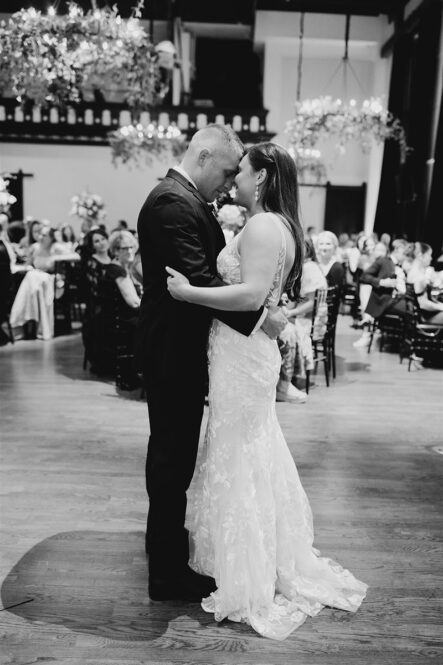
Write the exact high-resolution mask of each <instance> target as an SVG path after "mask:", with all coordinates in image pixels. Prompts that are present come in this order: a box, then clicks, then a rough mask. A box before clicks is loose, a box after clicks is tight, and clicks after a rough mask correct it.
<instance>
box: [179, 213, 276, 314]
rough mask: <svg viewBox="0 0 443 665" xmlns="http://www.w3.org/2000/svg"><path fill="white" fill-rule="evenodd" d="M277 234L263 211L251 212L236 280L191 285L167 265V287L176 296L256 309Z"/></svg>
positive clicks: (269, 277)
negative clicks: (206, 285) (224, 284)
mask: <svg viewBox="0 0 443 665" xmlns="http://www.w3.org/2000/svg"><path fill="white" fill-rule="evenodd" d="M280 246H281V234H280V232H279V230H278V228H277V226H276V224H275V222H274V221H273V220H271V219H270V218H269V216H268V215H267V214H266V213H261V214H258V215H255V216H254V217H253V218H251V219H250V220H249V222H248V223H247V224H246V226H245V228H244V230H243V233H242V236H241V247H239V249H241V262H240V265H241V279H242V282H241V283H240V284H232V285H229V286H220V287H217V288H212V287H209V288H208V287H199V286H192V285H191V284H189V282H188V280H187V279H186V278H185V277H183V275H181V274H180V273H178V272H177V271H175V270H173V269H171V268H167V271H168V272H169V274H170V275H171V277H169V278H168V289H169V291H170V293H171V295H172V296H173V297H174V298H176V299H177V300H185V301H186V302H190V303H194V304H197V305H204V306H206V307H211V308H213V309H218V310H225V311H250V310H258V309H260V307H261V306H262V305H263V303H264V301H265V299H266V296H267V295H268V293H269V290H270V288H271V286H272V283H273V280H274V276H275V271H276V269H277V264H278V255H279V252H280Z"/></svg>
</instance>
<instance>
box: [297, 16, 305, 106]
mask: <svg viewBox="0 0 443 665" xmlns="http://www.w3.org/2000/svg"><path fill="white" fill-rule="evenodd" d="M304 26H305V13H304V12H301V13H300V32H299V35H298V63H297V101H298V102H299V101H300V95H301V72H302V64H303V36H304Z"/></svg>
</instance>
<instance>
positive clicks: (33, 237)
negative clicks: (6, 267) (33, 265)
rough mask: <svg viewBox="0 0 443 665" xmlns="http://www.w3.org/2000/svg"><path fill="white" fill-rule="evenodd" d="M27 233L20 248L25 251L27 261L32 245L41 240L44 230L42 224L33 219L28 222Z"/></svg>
mask: <svg viewBox="0 0 443 665" xmlns="http://www.w3.org/2000/svg"><path fill="white" fill-rule="evenodd" d="M27 227H28V230H27V233H26V235H25V236H24V237H23V238H22V240H21V241H20V248H21V249H22V250H23V253H24V255H25V257H26V259H27V258H28V256H29V252H30V250H31V247H32V245H34V244H35V243H36V242H38V241H39V239H40V229H41V228H42V223H41V222H39V221H38V220H36V219H31V220H28V221H27Z"/></svg>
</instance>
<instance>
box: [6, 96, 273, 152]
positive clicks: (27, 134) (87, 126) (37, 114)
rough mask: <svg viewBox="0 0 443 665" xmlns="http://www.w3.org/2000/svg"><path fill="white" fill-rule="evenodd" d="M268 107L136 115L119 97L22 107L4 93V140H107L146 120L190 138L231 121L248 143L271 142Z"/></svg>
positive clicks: (180, 109)
mask: <svg viewBox="0 0 443 665" xmlns="http://www.w3.org/2000/svg"><path fill="white" fill-rule="evenodd" d="M267 114H268V111H267V110H266V109H227V108H219V107H209V108H208V107H196V106H169V107H160V108H155V109H151V110H150V111H149V112H145V111H144V112H142V113H141V114H139V115H138V116H133V115H132V113H131V111H130V110H129V109H128V108H127V107H126V106H124V105H123V104H120V103H115V102H99V103H97V102H82V103H81V104H78V105H76V106H75V107H74V106H72V107H68V108H66V109H60V108H58V107H55V106H54V107H45V108H41V107H39V106H37V105H34V104H33V103H32V102H27V103H26V105H25V106H24V108H23V107H21V106H20V105H18V103H17V101H16V100H15V99H13V98H0V142H11V143H14V142H15V143H61V144H84V145H106V144H107V143H108V139H107V135H108V133H109V132H110V131H112V130H115V129H118V127H120V126H123V125H128V124H129V123H130V122H131V121H132V120H137V122H141V123H142V124H149V122H158V124H160V125H163V126H165V127H167V126H168V125H169V124H176V125H177V127H178V128H179V129H180V130H181V131H182V132H183V133H184V134H185V135H186V136H187V137H188V138H189V137H190V136H192V134H193V133H194V132H196V131H197V130H198V129H200V128H201V127H204V126H205V125H207V124H209V123H212V122H220V123H224V124H229V125H231V126H232V127H233V129H234V130H235V131H236V132H237V133H238V134H239V136H240V138H241V139H242V141H243V142H244V143H257V142H259V141H266V140H269V138H271V136H273V134H272V133H271V132H268V131H267V128H266V116H267Z"/></svg>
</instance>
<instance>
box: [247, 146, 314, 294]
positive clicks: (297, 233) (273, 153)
mask: <svg viewBox="0 0 443 665" xmlns="http://www.w3.org/2000/svg"><path fill="white" fill-rule="evenodd" d="M247 155H248V158H249V161H250V163H251V166H252V168H253V169H254V171H260V170H261V169H265V170H266V173H267V178H266V180H265V181H264V183H263V186H262V189H261V191H260V203H261V205H262V206H263V209H264V210H266V211H268V212H275V213H277V214H278V215H281V216H282V217H284V219H285V220H286V221H287V223H288V224H289V226H290V228H291V231H292V235H293V236H294V241H295V258H294V264H293V266H292V268H291V271H290V273H289V275H288V278H287V280H286V285H285V290H286V291H287V292H288V294H289V295H290V298H291V300H295V301H297V300H298V299H299V294H300V282H301V272H302V267H303V261H304V253H305V250H304V245H305V244H304V233H303V229H302V226H301V224H300V217H299V199H298V180H297V169H296V166H295V162H294V160H293V158H292V157H291V155H290V154H289V153H288V151H287V150H285V148H283V147H282V146H280V145H278V144H277V143H271V142H266V143H257V144H256V145H253V146H251V147H250V148H249V149H248V150H247Z"/></svg>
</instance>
